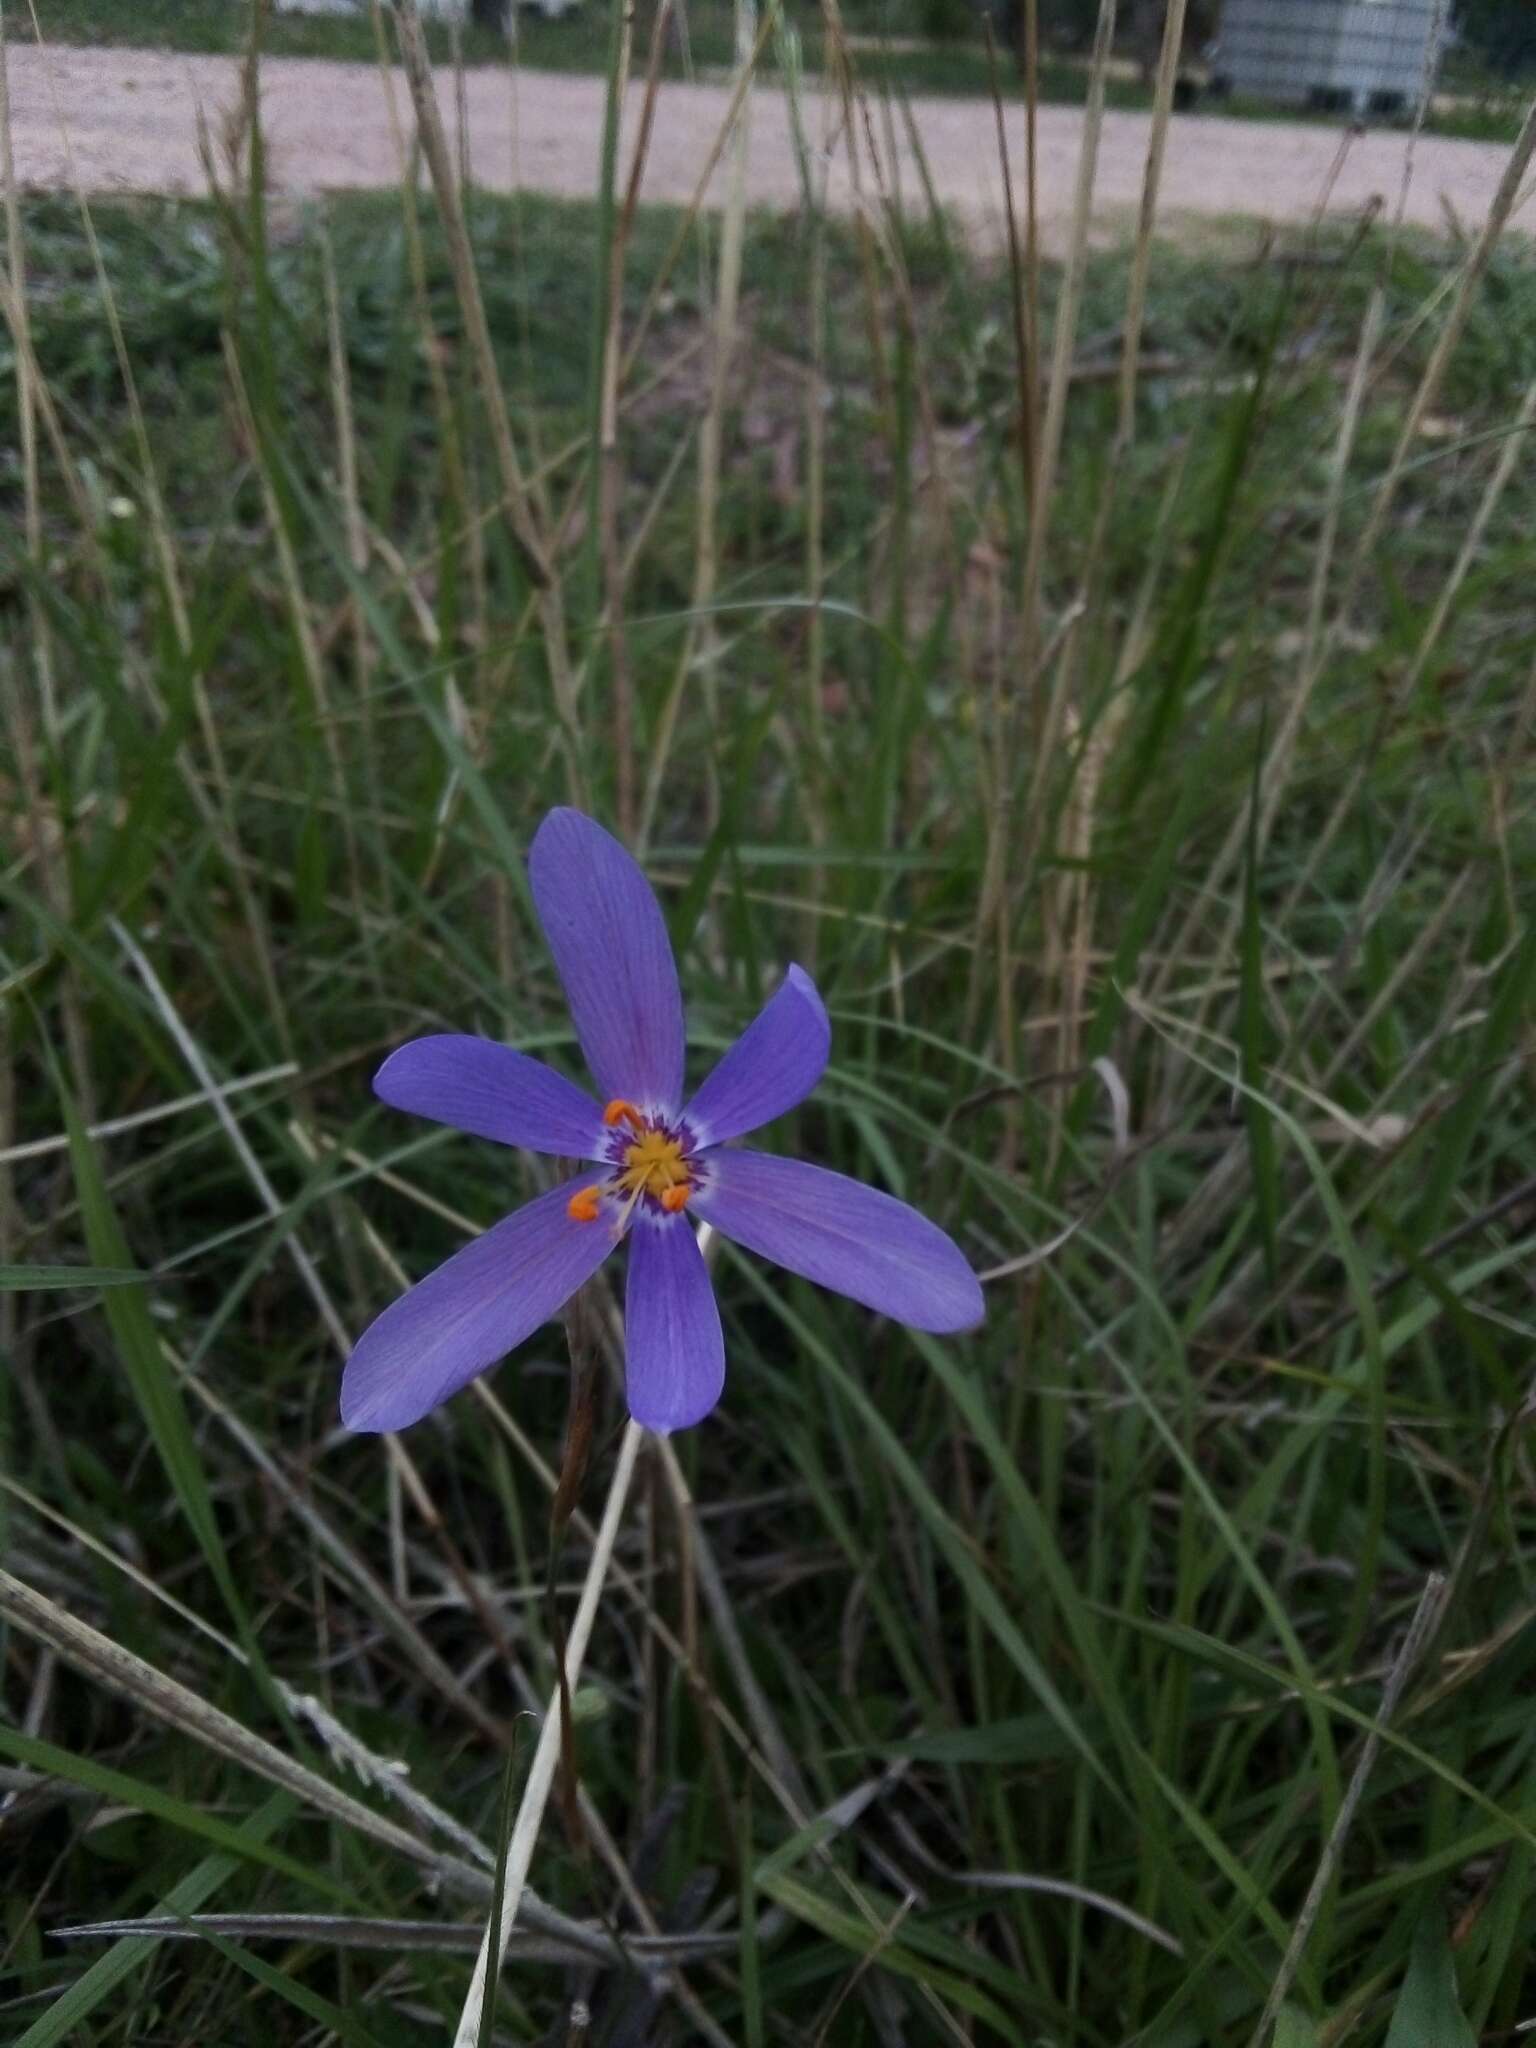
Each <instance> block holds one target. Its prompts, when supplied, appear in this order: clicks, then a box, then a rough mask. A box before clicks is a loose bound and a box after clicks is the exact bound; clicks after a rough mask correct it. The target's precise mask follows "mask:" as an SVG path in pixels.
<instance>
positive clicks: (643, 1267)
mask: <svg viewBox="0 0 1536 2048" xmlns="http://www.w3.org/2000/svg"><path fill="white" fill-rule="evenodd" d="M624 1349H625V1354H626V1371H625V1379H626V1387H625V1391H626V1393H627V1396H628V1399H629V1412H630V1414H631V1415H633V1417H634V1418H635V1420H636V1422H643V1423H644V1424H645V1426H646V1428H647V1429H656V1430H661V1431H663V1432H665V1431H667V1430H671V1429H688V1428H689V1427H691V1425H692V1424H694V1423H695V1422H702V1421H703V1419H704V1417H705V1416H706V1415H707V1414H708V1413H709V1411H710V1409H711V1408H713V1407H714V1405H715V1403H716V1402H717V1401H718V1400H719V1398H720V1389H721V1388H722V1387H723V1386H724V1385H725V1339H724V1338H723V1337H722V1336H721V1334H720V1311H719V1309H718V1308H717V1307H716V1306H715V1290H714V1288H713V1287H712V1286H711V1285H710V1279H709V1268H708V1267H707V1266H706V1265H705V1263H704V1254H703V1253H702V1252H701V1251H700V1250H699V1241H698V1239H697V1238H696V1237H695V1236H694V1234H693V1226H692V1225H691V1224H690V1223H689V1222H688V1219H687V1218H686V1217H685V1216H652V1215H649V1214H645V1213H642V1214H639V1215H637V1216H636V1218H635V1223H634V1227H633V1229H632V1230H631V1231H630V1233H629V1286H628V1288H627V1290H626V1292H625V1296H624Z"/></svg>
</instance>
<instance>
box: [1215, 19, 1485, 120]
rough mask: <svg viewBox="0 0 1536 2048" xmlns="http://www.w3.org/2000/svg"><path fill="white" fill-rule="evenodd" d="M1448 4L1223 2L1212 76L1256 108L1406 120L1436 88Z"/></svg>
mask: <svg viewBox="0 0 1536 2048" xmlns="http://www.w3.org/2000/svg"><path fill="white" fill-rule="evenodd" d="M1448 13H1449V6H1448V4H1447V0H1226V4H1225V6H1224V7H1223V8H1222V11H1221V29H1220V35H1219V40H1218V44H1217V49H1216V54H1215V63H1214V67H1213V68H1214V70H1215V73H1216V76H1217V78H1218V79H1219V81H1220V82H1221V84H1222V85H1224V86H1227V87H1229V88H1230V89H1231V90H1232V91H1233V92H1235V93H1240V94H1243V95H1245V96H1247V97H1251V98H1254V99H1267V100H1281V101H1288V102H1290V103H1291V104H1293V105H1298V106H1307V105H1311V106H1319V107H1332V108H1336V109H1339V110H1341V111H1342V110H1345V109H1348V110H1349V111H1351V112H1354V113H1356V114H1402V113H1412V112H1413V111H1414V110H1415V109H1416V108H1417V107H1418V106H1419V105H1420V103H1421V102H1422V101H1423V99H1424V98H1425V96H1426V95H1427V93H1428V92H1429V90H1430V88H1431V86H1432V85H1433V83H1434V77H1435V70H1436V67H1437V66H1438V64H1439V60H1440V47H1441V43H1442V42H1443V40H1444V30H1445V25H1446V17H1447V15H1448Z"/></svg>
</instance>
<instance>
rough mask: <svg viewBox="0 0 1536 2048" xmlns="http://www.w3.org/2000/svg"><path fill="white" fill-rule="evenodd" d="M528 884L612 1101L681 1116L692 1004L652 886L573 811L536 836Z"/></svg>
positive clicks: (553, 818) (552, 818) (614, 844)
mask: <svg viewBox="0 0 1536 2048" xmlns="http://www.w3.org/2000/svg"><path fill="white" fill-rule="evenodd" d="M528 877H529V880H530V882H531V883H532V885H533V900H534V902H535V903H536V904H537V906H538V912H539V920H540V922H541V923H542V925H543V927H544V933H545V936H546V937H547V938H548V940H549V949H550V951H551V952H552V953H553V954H554V956H555V965H556V967H557V968H558V969H559V970H560V979H561V981H562V982H563V983H564V986H565V993H566V999H567V1001H568V1002H569V1003H570V1006H571V1020H572V1022H573V1023H574V1024H575V1026H576V1036H577V1037H578V1038H579V1039H580V1040H581V1049H582V1051H583V1052H584V1053H585V1054H586V1058H587V1065H588V1066H589V1067H590V1068H591V1069H592V1077H593V1079H594V1080H595V1081H596V1082H597V1085H598V1087H599V1089H600V1090H601V1091H602V1093H603V1096H604V1097H605V1099H606V1100H608V1101H613V1100H614V1099H616V1098H622V1099H623V1100H625V1101H628V1102H634V1103H637V1104H639V1106H640V1107H641V1108H642V1109H647V1110H654V1111H660V1112H662V1113H663V1114H665V1115H667V1116H675V1115H676V1114H677V1108H678V1104H679V1101H680V1100H681V1097H682V1091H683V998H682V993H681V991H680V990H679V988H678V985H677V968H676V966H675V964H674V963H673V959H672V942H671V940H670V939H669V938H668V937H667V927H666V922H665V920H664V919H663V917H662V914H661V905H660V904H659V903H658V902H657V901H656V898H655V896H654V895H653V894H652V892H651V886H650V884H649V882H647V881H646V879H645V877H644V875H643V874H641V872H640V870H639V868H637V867H636V865H635V863H634V862H633V861H632V860H631V859H630V857H629V855H628V854H627V853H626V852H625V851H624V849H623V847H622V846H620V844H619V842H618V841H617V840H616V839H615V838H613V837H612V835H611V834H609V833H607V832H605V831H604V830H603V828H602V826H601V825H595V824H594V823H593V822H592V820H591V819H590V818H587V817H584V816H583V815H582V813H581V812H580V811H572V810H566V809H560V810H554V811H551V812H550V813H549V815H548V817H547V818H546V819H545V820H544V822H543V824H542V825H541V826H540V827H539V829H538V831H537V832H536V833H535V834H534V837H533V845H532V846H531V847H530V848H529V851H528Z"/></svg>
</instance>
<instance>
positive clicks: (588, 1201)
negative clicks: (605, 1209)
mask: <svg viewBox="0 0 1536 2048" xmlns="http://www.w3.org/2000/svg"><path fill="white" fill-rule="evenodd" d="M601 1205H602V1195H601V1192H600V1190H599V1189H597V1188H578V1189H577V1190H576V1192H575V1194H574V1195H572V1197H571V1199H570V1200H569V1201H568V1202H567V1203H566V1205H565V1213H566V1215H567V1216H569V1217H570V1219H571V1221H572V1222H573V1223H595V1222H596V1221H597V1212H598V1210H599V1208H600V1207H601Z"/></svg>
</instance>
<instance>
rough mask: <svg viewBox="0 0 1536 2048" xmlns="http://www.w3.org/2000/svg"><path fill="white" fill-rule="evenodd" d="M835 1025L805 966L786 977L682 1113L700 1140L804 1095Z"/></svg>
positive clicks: (727, 1133) (769, 1115) (738, 1133)
mask: <svg viewBox="0 0 1536 2048" xmlns="http://www.w3.org/2000/svg"><path fill="white" fill-rule="evenodd" d="M831 1045H832V1027H831V1025H830V1024H829V1023H828V1022H827V1011H826V1005H825V1004H824V1003H823V1002H822V1000H821V997H820V996H819V995H818V994H817V993H816V984H815V982H814V981H812V979H811V977H810V976H809V975H808V974H807V973H806V971H805V969H804V968H803V967H791V968H790V969H789V971H788V973H786V975H785V976H784V980H783V982H782V983H781V985H780V986H779V988H778V989H777V990H776V991H775V992H774V994H773V995H772V996H771V997H770V998H769V1000H768V1001H767V1002H766V1003H765V1004H764V1005H763V1007H762V1009H761V1010H759V1011H758V1013H757V1015H756V1017H754V1018H753V1020H752V1022H751V1023H750V1024H749V1025H748V1026H747V1028H746V1030H745V1031H743V1033H742V1034H741V1036H740V1038H738V1039H737V1041H736V1043H735V1044H734V1045H733V1046H732V1047H731V1049H730V1050H729V1052H727V1053H726V1055H725V1056H724V1058H723V1059H722V1060H721V1061H720V1064H719V1065H718V1066H717V1067H716V1068H715V1070H714V1072H713V1073H712V1074H711V1075H710V1076H709V1078H708V1080H707V1081H706V1082H705V1083H704V1085H703V1087H702V1088H701V1089H700V1090H699V1092H698V1094H697V1095H695V1096H694V1098H693V1100H692V1102H690V1103H689V1105H688V1107H687V1109H686V1110H685V1111H684V1112H683V1116H684V1121H685V1122H686V1123H687V1125H688V1127H689V1129H690V1130H691V1131H692V1132H693V1135H694V1138H695V1140H696V1142H697V1143H698V1144H700V1145H723V1144H724V1143H725V1141H726V1139H727V1138H740V1137H742V1136H743V1135H744V1134H745V1133H746V1132H748V1131H755V1130H756V1129H757V1127H758V1125H759V1124H766V1123H770V1122H771V1121H772V1120H773V1118H774V1117H776V1116H782V1115H783V1114H784V1112H785V1110H787V1109H793V1108H794V1106H795V1104H796V1103H797V1102H803V1101H804V1100H805V1098H806V1096H807V1095H809V1094H810V1092H811V1090H812V1089H813V1088H814V1087H815V1086H816V1083H817V1082H818V1081H819V1080H820V1079H821V1076H822V1070H823V1069H824V1068H825V1066H826V1064H827V1053H828V1052H829V1050H830V1049H831Z"/></svg>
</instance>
